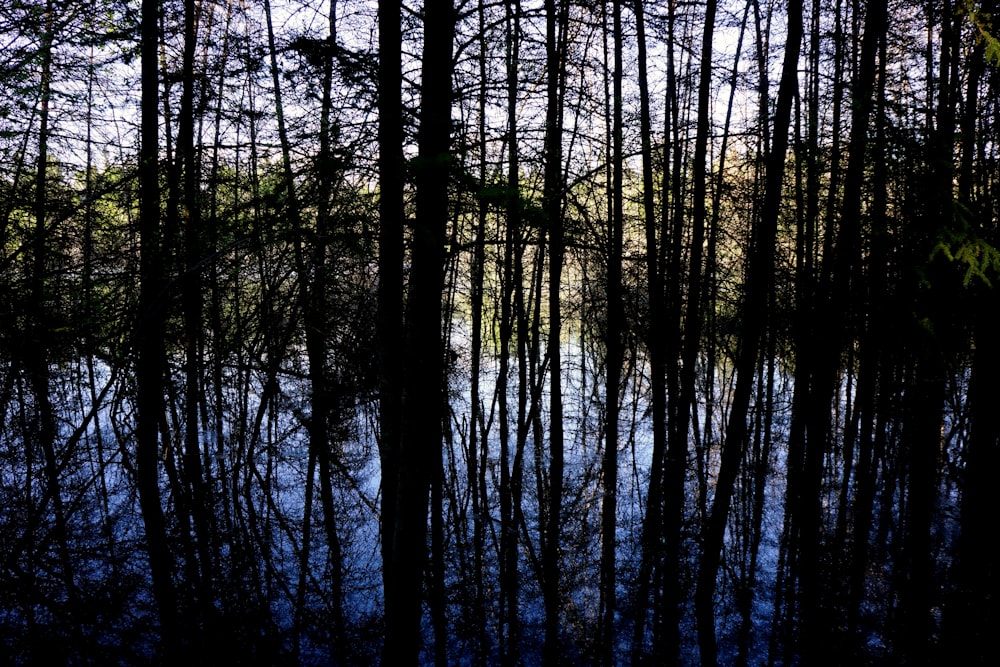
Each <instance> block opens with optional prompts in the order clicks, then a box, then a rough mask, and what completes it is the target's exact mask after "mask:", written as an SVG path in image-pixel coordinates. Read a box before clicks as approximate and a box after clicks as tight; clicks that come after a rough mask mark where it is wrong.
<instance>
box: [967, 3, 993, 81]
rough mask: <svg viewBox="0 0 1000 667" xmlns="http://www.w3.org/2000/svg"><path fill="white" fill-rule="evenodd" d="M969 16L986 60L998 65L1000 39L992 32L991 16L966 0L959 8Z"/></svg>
mask: <svg viewBox="0 0 1000 667" xmlns="http://www.w3.org/2000/svg"><path fill="white" fill-rule="evenodd" d="M960 11H962V12H963V13H965V14H966V15H967V16H968V17H969V22H970V23H971V24H972V27H973V29H974V30H975V31H976V35H977V37H978V38H979V40H980V41H981V42H982V43H983V45H984V48H985V55H986V60H987V61H988V62H990V63H993V64H994V65H998V66H1000V39H997V37H996V36H995V35H994V32H993V16H992V14H990V13H988V12H984V11H983V10H982V9H981V8H980V7H978V6H976V5H975V4H974V3H973V2H971V0H967V1H966V3H965V6H964V7H963V8H961V9H960Z"/></svg>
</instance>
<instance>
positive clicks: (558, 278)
mask: <svg viewBox="0 0 1000 667" xmlns="http://www.w3.org/2000/svg"><path fill="white" fill-rule="evenodd" d="M567 11H568V5H566V4H558V3H556V2H555V0H546V2H545V35H546V37H545V41H546V54H547V58H546V60H547V63H548V71H547V79H546V88H547V93H546V96H547V107H546V116H545V183H544V192H543V194H542V208H543V212H544V216H545V219H546V222H547V223H548V226H549V285H548V306H549V331H548V357H549V469H548V473H549V474H548V482H549V485H548V497H547V499H546V500H547V507H546V509H547V514H546V517H545V541H544V544H543V545H542V552H543V553H542V571H543V580H542V598H543V605H544V608H545V621H544V625H545V646H544V649H543V653H544V657H543V661H544V664H545V665H547V666H548V667H554V666H555V665H558V664H560V663H561V662H562V640H561V635H560V616H561V612H562V584H561V581H560V580H561V577H560V560H561V558H560V546H561V542H562V541H561V539H560V535H559V533H560V528H561V524H562V505H563V467H564V458H563V457H564V447H565V445H564V442H563V406H562V361H561V349H560V346H561V344H562V341H561V337H562V336H561V333H562V310H561V308H562V303H561V301H560V297H559V289H560V287H561V285H562V269H563V255H564V252H565V248H564V239H563V219H562V197H563V185H562V134H563V97H564V95H563V86H564V73H565V40H566V37H565V30H566V27H565V24H566V19H565V16H566V14H565V13H566V12H567ZM536 444H537V443H536Z"/></svg>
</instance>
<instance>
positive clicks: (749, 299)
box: [695, 0, 803, 667]
mask: <svg viewBox="0 0 1000 667" xmlns="http://www.w3.org/2000/svg"><path fill="white" fill-rule="evenodd" d="M802 28H803V26H802V2H801V0H791V2H789V5H788V37H787V41H786V44H785V57H784V62H783V64H782V74H781V83H780V85H779V87H778V100H777V107H776V109H775V117H774V128H773V139H772V142H771V153H770V155H769V156H768V163H767V173H766V182H765V193H764V204H763V209H762V211H761V217H760V221H759V223H758V225H757V226H756V228H755V229H754V230H753V239H752V243H751V255H750V259H749V262H748V265H747V278H746V295H745V297H744V301H743V308H742V312H743V329H742V331H741V335H740V348H739V352H738V355H739V356H738V360H737V367H736V373H737V378H736V387H735V389H734V392H733V402H732V407H731V409H730V413H729V422H728V424H727V425H726V436H725V441H724V444H723V450H722V458H721V464H720V468H719V475H718V478H717V480H716V485H715V497H714V499H713V501H712V511H711V515H710V516H709V522H708V525H707V526H706V527H705V534H704V538H703V542H702V557H701V562H700V564H699V569H698V583H697V589H696V594H695V609H696V616H697V621H698V645H699V647H700V649H701V664H702V665H706V666H707V667H715V665H717V664H718V647H717V640H716V635H715V590H716V576H717V574H718V570H719V562H720V557H721V552H722V545H723V540H724V537H725V529H726V521H727V518H728V515H729V506H730V501H731V498H732V493H733V484H734V482H735V480H736V475H737V473H738V472H739V466H740V461H741V460H742V459H743V450H744V447H745V446H746V444H747V443H746V439H747V414H748V410H749V404H750V394H751V390H752V387H753V378H754V372H753V370H754V367H755V366H756V364H757V359H758V355H759V352H760V342H761V339H762V337H763V335H764V328H765V326H766V325H767V323H766V321H765V320H764V318H761V317H760V313H763V312H766V309H767V304H768V294H769V292H770V290H771V282H772V275H773V271H774V241H775V237H776V233H777V226H778V215H779V210H780V203H781V194H782V190H783V188H782V185H783V181H784V171H785V153H786V150H787V147H788V128H789V122H790V120H791V109H792V102H793V100H794V98H795V94H796V90H797V88H798V81H797V73H798V61H799V49H800V46H801V41H802Z"/></svg>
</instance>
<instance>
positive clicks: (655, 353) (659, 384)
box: [632, 0, 667, 664]
mask: <svg viewBox="0 0 1000 667" xmlns="http://www.w3.org/2000/svg"><path fill="white" fill-rule="evenodd" d="M645 19H646V17H645V9H644V8H643V3H642V0H636V2H635V20H636V41H637V48H638V74H639V104H640V116H639V123H640V134H641V137H640V138H641V141H642V209H643V220H644V231H645V239H646V255H645V260H646V282H647V290H648V302H647V308H648V311H649V325H648V327H649V328H648V330H647V331H646V350H647V352H646V356H647V363H648V365H649V382H650V402H651V404H652V429H653V450H652V454H651V460H650V466H649V482H648V490H647V492H646V513H645V515H644V516H643V520H642V535H641V538H640V543H641V555H640V564H639V573H638V576H637V580H636V582H635V587H636V600H635V611H634V614H635V618H634V620H633V623H634V625H633V631H632V664H638V663H639V661H640V660H641V659H642V656H643V654H644V652H645V651H644V649H645V637H646V616H647V613H648V609H649V598H650V589H651V587H652V571H653V567H654V561H655V560H656V553H657V552H658V549H659V537H658V533H659V531H660V529H661V527H662V497H663V485H662V482H663V477H662V474H661V471H662V469H663V462H664V454H665V452H666V446H667V428H666V425H667V386H666V375H665V374H666V369H665V368H664V359H665V355H666V350H665V349H664V341H665V340H666V334H665V332H664V319H663V311H664V308H665V303H664V298H663V277H662V272H661V271H660V256H659V249H658V247H659V244H658V242H657V224H656V206H655V201H654V198H653V195H654V192H653V148H652V120H651V114H650V109H649V83H648V77H647V73H646V70H647V58H646V29H645V24H646V20H645ZM663 201H664V202H666V197H664V198H663Z"/></svg>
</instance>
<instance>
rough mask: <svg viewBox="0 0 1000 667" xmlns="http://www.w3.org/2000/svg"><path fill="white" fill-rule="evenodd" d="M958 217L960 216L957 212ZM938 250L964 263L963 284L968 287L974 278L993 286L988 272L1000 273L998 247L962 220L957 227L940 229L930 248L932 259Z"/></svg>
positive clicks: (949, 259) (951, 258) (952, 259)
mask: <svg viewBox="0 0 1000 667" xmlns="http://www.w3.org/2000/svg"><path fill="white" fill-rule="evenodd" d="M959 218H960V219H961V216H959ZM938 254H941V255H944V257H945V258H946V259H947V260H948V261H950V262H958V263H960V264H963V265H964V267H965V274H964V275H963V276H962V285H963V286H965V287H968V286H969V284H970V283H971V282H972V279H973V278H977V279H979V280H981V281H982V282H983V283H984V284H985V285H986V286H987V287H992V286H993V283H992V282H991V280H990V275H991V274H998V273H1000V250H998V249H997V248H996V247H995V246H993V244H991V243H990V242H989V241H987V240H986V239H984V238H982V237H981V236H979V235H978V234H976V232H975V231H974V230H973V229H972V228H971V227H970V226H969V225H968V224H967V223H965V222H964V221H963V222H962V224H961V225H960V226H959V228H958V229H945V230H942V232H941V233H940V235H939V236H938V240H937V243H936V244H935V245H934V249H933V250H932V251H931V259H934V258H935V257H936V256H937V255H938Z"/></svg>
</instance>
